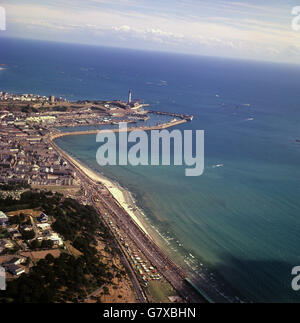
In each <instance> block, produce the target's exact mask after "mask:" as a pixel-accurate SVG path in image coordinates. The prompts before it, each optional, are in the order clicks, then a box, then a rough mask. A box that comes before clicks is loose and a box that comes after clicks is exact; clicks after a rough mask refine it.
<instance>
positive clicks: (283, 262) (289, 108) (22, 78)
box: [0, 38, 300, 302]
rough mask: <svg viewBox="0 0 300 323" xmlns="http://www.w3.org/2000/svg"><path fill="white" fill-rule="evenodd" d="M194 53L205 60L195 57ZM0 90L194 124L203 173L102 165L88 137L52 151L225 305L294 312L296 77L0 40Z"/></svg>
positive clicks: (299, 174)
mask: <svg viewBox="0 0 300 323" xmlns="http://www.w3.org/2000/svg"><path fill="white" fill-rule="evenodd" d="M197 54H201V53H197ZM0 64H5V66H4V67H5V68H4V69H3V70H1V71H0V91H6V92H14V93H35V94H40V95H46V96H49V95H55V96H57V97H60V96H61V97H64V98H67V99H68V100H84V99H88V100H93V99H103V100H112V99H121V100H127V96H128V90H129V89H132V93H133V98H134V99H137V98H138V99H141V100H143V101H144V102H145V103H147V104H149V105H150V109H151V110H159V111H166V112H176V113H184V114H189V115H193V116H194V119H193V121H192V122H187V123H185V124H183V125H178V126H175V127H174V129H179V130H204V133H205V137H204V142H205V155H204V159H205V168H204V173H203V174H202V175H201V176H198V177H187V176H185V171H184V170H185V168H186V167H185V166H184V165H183V166H174V165H171V166H130V165H129V166H102V167H100V166H99V165H98V164H97V162H96V152H97V149H98V148H99V145H100V144H99V143H98V142H96V136H95V135H85V136H67V137H63V138H60V139H57V140H56V143H57V144H58V145H59V146H60V147H61V148H63V149H64V150H66V151H67V152H69V153H70V154H72V155H73V156H74V157H76V158H78V160H80V161H82V162H83V163H84V164H86V165H87V166H89V167H91V168H92V169H94V170H95V171H97V172H99V173H101V174H103V175H104V176H106V177H108V178H110V179H111V180H113V181H115V182H117V183H119V185H120V186H122V187H123V188H126V189H128V190H129V191H130V192H131V194H132V196H133V198H134V200H135V202H136V205H137V207H139V208H140V209H141V210H142V212H143V217H144V219H143V221H144V222H147V223H148V226H149V227H151V228H152V229H153V230H154V231H155V232H157V236H159V237H160V239H161V241H160V243H161V246H162V248H164V250H165V251H166V252H167V253H168V254H169V255H170V257H172V259H174V260H175V261H176V262H178V263H179V264H180V265H182V266H183V267H184V268H186V270H187V273H188V275H191V276H193V277H198V278H199V286H201V284H203V279H204V280H205V281H206V283H209V284H211V285H212V286H213V287H214V288H215V289H216V290H218V292H220V293H222V294H223V295H224V296H225V297H228V299H230V300H235V301H239V300H247V301H249V302H299V301H300V291H294V290H293V289H292V287H291V282H292V279H293V278H294V276H293V275H292V268H293V267H294V266H297V265H300V142H299V141H297V140H300V85H299V79H300V66H297V65H289V64H285V65H283V64H277V63H268V62H256V61H245V60H233V59H225V58H214V57H204V56H200V55H183V54H174V53H161V52H150V51H137V50H129V49H117V48H106V47H96V46H88V45H75V44H63V43H54V42H42V41H33V40H20V39H8V38H0Z"/></svg>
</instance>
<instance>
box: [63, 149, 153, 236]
mask: <svg viewBox="0 0 300 323" xmlns="http://www.w3.org/2000/svg"><path fill="white" fill-rule="evenodd" d="M64 153H65V154H67V155H68V157H69V159H70V160H71V161H72V162H73V163H74V164H75V165H76V166H77V167H78V168H80V169H81V170H82V171H83V172H84V173H85V174H86V175H87V176H88V177H89V178H90V179H92V180H93V181H96V182H100V183H101V184H102V185H104V187H105V188H106V189H107V190H108V191H109V192H110V193H111V195H112V196H113V197H114V198H115V200H116V201H117V202H118V203H119V204H120V205H121V207H123V208H124V210H125V211H126V212H127V213H128V214H129V215H130V217H131V218H132V219H133V220H134V222H135V223H136V224H137V225H138V226H139V227H140V229H141V230H142V231H143V232H144V233H146V234H147V235H148V236H149V237H150V238H151V239H152V237H151V235H150V234H149V233H148V231H147V229H146V228H145V226H144V225H143V223H142V222H141V220H140V219H139V217H138V216H137V215H136V214H135V211H136V212H140V210H139V209H138V208H137V206H136V205H135V202H134V199H133V198H132V196H131V193H130V192H129V191H127V190H126V189H125V188H123V187H121V186H120V184H118V183H115V182H113V181H112V180H110V179H108V178H107V177H104V176H103V175H101V174H99V173H96V171H94V170H92V169H90V168H89V167H88V166H86V165H85V164H83V162H81V161H79V160H78V159H76V158H75V157H73V156H71V155H70V154H69V153H68V152H66V151H64ZM130 200H132V204H134V205H132V204H131V203H130V204H129V201H130ZM132 207H133V208H134V209H135V211H133V210H132Z"/></svg>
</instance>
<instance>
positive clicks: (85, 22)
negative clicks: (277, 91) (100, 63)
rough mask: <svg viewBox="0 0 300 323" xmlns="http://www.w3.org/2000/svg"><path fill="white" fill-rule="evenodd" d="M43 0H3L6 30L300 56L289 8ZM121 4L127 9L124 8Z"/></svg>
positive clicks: (281, 57) (189, 49) (177, 47)
mask: <svg viewBox="0 0 300 323" xmlns="http://www.w3.org/2000/svg"><path fill="white" fill-rule="evenodd" d="M153 1H154V0H153ZM45 2H46V3H47V4H44V5H43V4H39V5H33V4H24V3H21V4H14V3H15V1H14V0H12V1H10V3H6V4H5V7H6V10H7V15H8V32H9V28H10V27H11V30H12V32H11V33H12V34H13V32H14V31H15V35H16V33H20V35H18V36H24V37H25V36H26V35H25V32H24V29H25V30H26V32H27V33H28V35H27V36H28V37H30V36H31V37H36V38H44V39H45V38H46V39H47V38H48V39H53V38H54V39H59V40H66V41H69V40H70V36H72V37H71V39H72V41H78V42H90V43H99V44H103V42H104V41H105V44H106V45H109V46H117V45H118V44H119V40H122V41H124V42H127V45H128V46H130V47H137V48H140V47H145V48H151V49H164V50H166V49H167V46H169V49H171V50H175V51H179V52H180V51H181V52H193V53H195V52H196V53H201V54H209V55H210V54H212V55H213V54H215V55H220V54H221V55H222V54H224V55H227V56H236V57H246V58H251V57H252V56H251V55H253V53H255V56H254V57H253V58H265V59H268V58H269V57H270V55H271V56H272V59H273V60H283V61H284V60H285V61H289V60H294V61H298V62H300V59H299V57H297V54H296V53H298V46H297V45H296V44H297V43H299V40H300V33H296V32H293V31H292V30H291V28H290V20H291V17H290V16H289V14H290V10H289V11H287V12H286V16H284V15H283V14H284V13H285V11H282V8H280V7H274V8H272V7H270V6H269V7H268V6H266V5H264V6H261V5H257V4H255V5H253V4H250V3H240V2H231V1H221V0H220V1H217V0H216V1H214V2H209V1H201V2H196V1H191V0H189V1H188V0H186V1H185V2H184V4H185V6H183V3H181V2H178V1H177V0H174V5H173V6H169V8H168V10H163V9H162V10H158V9H159V8H156V7H155V4H156V3H157V2H155V1H154V2H153V3H152V2H151V1H145V0H140V1H135V0H117V1H113V2H111V1H108V0H86V1H80V0H74V1H73V2H71V1H69V0H67V1H63V4H64V5H68V6H67V7H64V6H62V5H61V3H62V2H57V1H53V2H52V3H53V4H51V3H50V2H48V1H45ZM197 3H198V5H197ZM112 4H113V7H112ZM175 5H177V6H178V7H176V6H175ZM99 6H103V7H101V8H102V9H101V8H100V7H99ZM124 6H127V7H126V10H125V9H123V10H122V8H124ZM161 6H163V3H162V5H161ZM149 7H152V8H153V11H150V10H148V9H149ZM176 8H177V10H175V9H176ZM142 9H143V10H142ZM145 9H147V10H145ZM266 9H268V10H266ZM268 17H271V18H272V19H270V18H268ZM274 17H275V18H276V19H277V17H278V21H277V20H276V19H274ZM283 17H285V18H283ZM260 19H261V20H260ZM22 33H23V34H22ZM160 45H162V46H163V47H159V46H160ZM287 53H288V54H289V55H290V56H287ZM247 55H248V56H247ZM249 56H250V57H249Z"/></svg>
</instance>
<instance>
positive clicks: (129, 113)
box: [0, 90, 213, 303]
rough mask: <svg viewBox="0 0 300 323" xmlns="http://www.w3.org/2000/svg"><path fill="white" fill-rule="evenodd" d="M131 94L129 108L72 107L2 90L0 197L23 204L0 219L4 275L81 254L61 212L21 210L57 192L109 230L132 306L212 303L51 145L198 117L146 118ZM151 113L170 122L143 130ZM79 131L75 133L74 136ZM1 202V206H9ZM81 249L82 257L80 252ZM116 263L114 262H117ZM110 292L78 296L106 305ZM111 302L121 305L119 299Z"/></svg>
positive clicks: (91, 178) (100, 187) (100, 184)
mask: <svg viewBox="0 0 300 323" xmlns="http://www.w3.org/2000/svg"><path fill="white" fill-rule="evenodd" d="M131 96H132V93H131V90H130V91H129V95H128V101H127V102H122V101H119V100H115V101H77V102H69V101H67V100H65V99H62V98H56V97H54V96H50V97H48V98H47V97H44V96H38V95H32V94H22V95H17V94H8V93H5V92H0V120H1V122H0V138H1V143H0V145H1V151H0V183H1V184H0V198H1V200H2V201H4V202H5V201H8V200H9V201H10V202H11V204H12V205H13V204H14V203H13V202H12V201H16V202H15V203H16V205H17V204H18V203H20V204H21V206H20V207H15V208H14V207H13V206H12V205H11V206H10V207H8V208H7V210H8V212H6V213H4V212H3V211H1V213H0V221H1V222H0V226H1V234H0V265H1V266H2V267H3V268H5V269H6V270H7V273H8V276H7V278H8V281H9V280H15V279H16V278H18V277H20V276H21V277H22V275H23V274H26V273H30V272H31V271H30V270H31V269H30V268H31V267H32V266H33V264H35V263H36V262H37V259H36V258H38V259H40V258H43V257H45V255H47V254H48V253H49V254H51V255H52V256H53V257H58V256H60V257H61V255H62V254H63V253H67V254H71V255H72V254H73V253H72V250H73V251H74V249H75V250H76V247H74V243H73V244H72V243H71V242H70V239H67V238H68V236H67V235H64V234H65V233H64V229H62V228H61V227H59V226H58V224H57V223H58V221H60V220H59V217H57V218H56V213H55V214H53V215H51V214H50V215H49V214H48V213H49V212H50V213H51V212H52V210H51V211H49V212H48V213H47V208H45V207H44V208H43V207H35V205H32V207H29V208H28V207H27V208H26V209H25V210H24V209H22V205H23V204H26V203H27V202H28V201H27V200H26V196H27V195H28V194H29V195H30V194H31V192H32V190H33V192H36V193H32V194H42V196H43V194H44V193H43V192H44V191H45V190H47V191H51V192H52V194H59V196H60V199H61V200H60V202H59V203H58V204H59V205H60V204H62V205H64V199H72V200H74V201H77V203H80V205H86V206H89V205H90V206H92V207H93V208H94V209H95V210H96V212H97V213H98V214H99V215H101V221H102V223H103V225H104V227H105V228H106V229H107V230H108V231H109V232H110V234H111V236H112V237H113V238H114V241H115V243H116V246H117V248H118V249H119V253H120V255H119V262H120V264H119V265H118V266H119V268H123V269H120V270H125V269H124V268H126V270H125V271H127V272H129V273H130V274H129V275H128V276H127V278H126V279H125V280H124V279H123V281H122V283H120V281H119V285H121V286H123V287H124V286H127V287H126V288H127V289H128V290H131V293H130V292H129V293H128V295H127V297H128V299H130V301H137V302H143V303H145V302H160V301H168V302H207V301H209V300H210V298H209V297H208V296H207V295H206V291H204V290H200V289H199V288H198V287H197V286H196V285H195V284H194V283H193V282H192V281H191V280H189V279H188V278H187V275H186V273H185V272H184V271H183V270H182V269H181V268H179V267H178V266H177V265H176V264H175V263H174V262H173V261H172V260H170V259H169V258H168V257H167V256H166V255H165V254H164V253H163V252H162V251H161V249H160V248H159V247H158V246H157V245H156V243H155V242H154V241H153V240H152V238H151V237H150V236H149V235H148V233H147V232H145V230H143V228H142V227H141V225H140V224H139V223H137V222H136V221H135V220H134V218H133V216H132V215H131V212H130V210H129V209H126V208H125V207H124V205H123V204H122V203H121V202H120V200H119V199H118V198H116V195H114V194H112V191H111V189H110V186H109V185H107V183H105V181H102V180H101V179H99V178H98V177H97V176H95V175H94V174H93V172H91V171H87V170H86V169H84V167H83V166H82V165H81V164H79V162H78V161H76V160H74V159H73V158H72V157H71V156H69V155H68V154H66V153H65V152H64V151H63V150H61V148H59V147H58V146H57V145H56V144H55V142H54V139H55V138H58V137H61V136H65V135H70V134H85V133H96V132H97V131H99V126H100V127H105V126H106V125H117V124H118V123H119V122H121V121H122V122H128V123H132V124H133V125H134V127H136V128H139V129H160V128H161V129H162V128H166V127H171V126H173V125H176V124H180V123H185V122H187V121H191V120H192V119H193V117H192V116H186V115H179V114H174V113H164V112H156V111H150V112H149V111H147V110H146V109H145V108H146V107H147V105H146V104H144V103H142V102H141V101H140V100H132V98H131ZM152 114H154V115H155V114H156V115H164V116H166V115H167V116H168V117H169V119H168V120H167V121H166V122H165V123H157V124H152V125H146V124H144V123H146V121H147V120H149V119H150V118H151V115H152ZM80 126H92V127H96V128H95V129H92V130H91V129H89V128H88V130H86V127H84V130H81V128H78V127H80ZM74 127H77V128H76V129H75V130H74ZM66 129H67V130H66ZM70 129H72V130H74V131H70ZM78 129H79V130H78ZM82 129H83V128H82ZM34 196H35V195H34ZM55 196H56V195H55ZM62 196H63V197H62ZM52 198H54V197H52ZM24 199H25V200H26V203H25V202H23V200H24ZM18 201H19V202H18ZM20 201H21V202H22V203H21V202H20ZM55 201H56V200H55ZM4 202H3V203H2V204H3V205H6V204H7V203H6V204H5V203H4ZM55 203H57V202H55ZM72 203H73V202H72ZM27 204H28V203H27ZM72 210H73V207H72ZM68 212H69V211H67V213H68ZM100 235H101V234H100ZM93 239H94V238H93ZM97 239H98V238H97ZM97 239H96V241H97ZM102 242H103V241H102ZM94 243H95V242H94ZM99 244H100V242H99ZM96 246H98V244H97V243H96ZM78 249H79V251H78V250H77V253H78V252H80V248H78ZM36 254H38V256H36ZM75 254H76V252H75ZM112 258H113V259H114V260H113V262H114V263H115V261H116V257H112ZM51 259H52V258H51ZM128 277H130V279H129V278H128ZM124 284H125V285H124ZM105 286H106V288H107V290H106V293H103V289H101V288H100V289H99V287H97V288H95V290H94V291H92V290H89V291H87V292H86V294H85V295H81V297H79V296H78V297H79V298H77V301H78V300H80V301H88V302H90V301H91V299H93V300H95V299H96V300H99V299H101V301H105V295H107V294H111V295H113V294H114V290H116V289H117V287H116V286H114V289H112V288H111V286H109V285H107V283H106V284H105ZM128 286H130V287H128ZM209 292H213V291H209ZM88 295H92V297H90V296H88ZM101 295H102V296H101ZM130 295H131V296H130ZM99 297H100V298H99ZM101 297H102V298H101ZM106 299H107V301H110V302H111V301H114V302H116V301H118V299H115V298H114V299H112V298H106ZM119 301H124V299H119Z"/></svg>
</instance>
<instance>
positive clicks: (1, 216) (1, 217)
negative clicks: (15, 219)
mask: <svg viewBox="0 0 300 323" xmlns="http://www.w3.org/2000/svg"><path fill="white" fill-rule="evenodd" d="M7 222H8V217H7V216H6V214H5V213H4V212H2V211H0V225H4V224H6V223H7Z"/></svg>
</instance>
